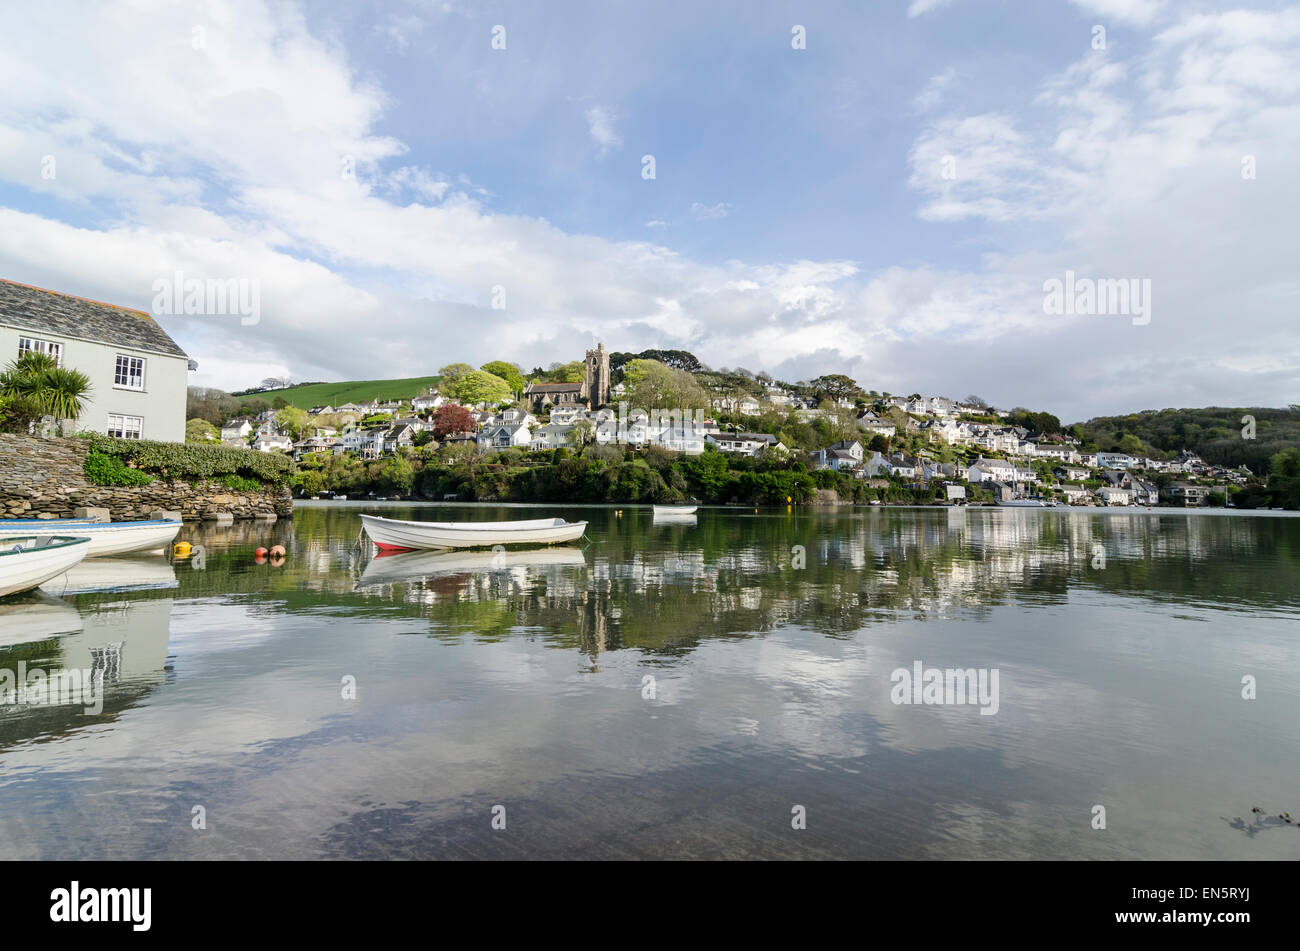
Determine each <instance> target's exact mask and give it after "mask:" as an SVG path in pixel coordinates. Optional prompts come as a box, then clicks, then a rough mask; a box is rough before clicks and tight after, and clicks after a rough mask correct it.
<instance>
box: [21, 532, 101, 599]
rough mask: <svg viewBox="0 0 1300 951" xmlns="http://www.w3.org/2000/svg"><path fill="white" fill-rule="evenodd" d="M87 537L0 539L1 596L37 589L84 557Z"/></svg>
mask: <svg viewBox="0 0 1300 951" xmlns="http://www.w3.org/2000/svg"><path fill="white" fill-rule="evenodd" d="M89 546H90V540H89V539H87V538H72V537H69V536H67V535H42V536H36V535H25V536H21V535H20V536H13V537H10V538H5V539H3V540H0V598H2V597H5V596H7V595H11V594H21V593H22V592H24V591H31V590H32V589H33V588H39V587H40V586H41V585H42V584H44V583H45V582H46V581H49V580H50V579H51V578H57V577H58V576H59V575H61V574H63V573H64V572H65V571H67V570H68V569H69V568H71V567H72V566H73V565H75V564H77V562H79V561H81V559H83V558H85V557H86V550H87V548H88V547H89Z"/></svg>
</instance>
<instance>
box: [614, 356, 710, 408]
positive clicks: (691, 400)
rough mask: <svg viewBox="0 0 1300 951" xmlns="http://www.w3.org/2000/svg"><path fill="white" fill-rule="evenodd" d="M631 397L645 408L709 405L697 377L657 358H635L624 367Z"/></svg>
mask: <svg viewBox="0 0 1300 951" xmlns="http://www.w3.org/2000/svg"><path fill="white" fill-rule="evenodd" d="M623 382H624V383H625V384H627V390H628V398H629V400H630V401H631V403H632V405H633V406H636V407H639V408H641V409H646V410H649V409H694V408H697V407H701V408H702V407H704V406H706V405H707V397H706V396H705V394H704V390H703V389H701V388H700V385H699V384H698V383H696V382H695V377H694V376H692V375H691V374H690V373H687V372H686V371H685V370H674V369H673V368H672V367H670V366H668V365H667V364H663V363H660V362H659V361H657V360H633V361H632V362H631V363H629V364H628V365H627V368H626V370H625V371H624V376H623Z"/></svg>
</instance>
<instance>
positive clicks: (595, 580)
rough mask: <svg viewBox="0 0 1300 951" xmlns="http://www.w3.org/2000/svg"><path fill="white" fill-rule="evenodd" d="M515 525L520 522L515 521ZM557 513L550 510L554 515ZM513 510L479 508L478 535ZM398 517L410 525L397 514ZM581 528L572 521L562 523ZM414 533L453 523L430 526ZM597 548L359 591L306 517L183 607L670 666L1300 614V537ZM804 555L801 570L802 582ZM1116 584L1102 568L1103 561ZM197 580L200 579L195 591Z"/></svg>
mask: <svg viewBox="0 0 1300 951" xmlns="http://www.w3.org/2000/svg"><path fill="white" fill-rule="evenodd" d="M504 511H507V512H509V513H510V516H511V517H518V512H517V510H504ZM547 511H548V513H549V512H550V510H547ZM502 512H503V510H497V509H492V508H486V507H485V508H480V509H475V510H473V512H472V515H473V517H474V518H476V519H477V518H493V517H499V516H500V515H501V514H502ZM389 514H392V515H393V517H399V518H400V517H412V515H413V513H412V512H406V511H394V512H391V513H389ZM557 514H565V515H567V516H569V517H573V516H574V515H575V514H576V512H564V511H562V510H557ZM414 517H424V518H436V517H441V518H446V517H448V516H447V515H446V514H444V513H441V512H439V513H436V514H434V513H428V512H422V513H419V514H415V515H414ZM581 517H583V518H587V519H589V520H591V522H592V527H591V528H590V529H589V535H590V536H591V537H592V538H593V539H594V540H595V543H594V544H593V545H591V546H590V547H589V548H588V549H586V552H585V565H583V566H569V565H559V566H544V567H533V566H526V565H511V564H510V563H509V559H508V558H507V560H506V564H505V565H504V566H503V567H495V568H486V569H480V570H467V571H458V572H445V573H431V574H429V575H427V576H425V577H417V578H414V579H411V580H404V581H395V582H393V583H388V584H375V585H361V584H360V581H359V578H360V575H361V574H362V572H363V570H364V569H365V567H366V566H367V564H368V563H369V558H370V556H369V549H368V546H367V547H366V548H362V547H358V546H356V545H355V529H356V526H357V524H358V520H357V518H356V512H355V510H347V509H343V508H316V509H310V510H303V511H300V512H299V514H298V516H297V520H296V523H295V524H293V525H290V524H289V523H288V522H280V523H277V525H276V526H263V527H262V531H261V533H260V534H259V533H257V532H255V531H252V530H251V529H250V536H249V540H248V541H247V542H245V543H244V547H243V548H241V547H240V546H238V545H235V546H229V547H227V548H226V549H218V550H216V551H215V553H214V550H213V549H212V548H209V554H208V570H207V572H195V573H192V574H191V573H189V572H186V571H184V570H181V569H180V568H179V567H178V571H177V576H178V578H180V580H181V585H182V592H183V593H184V594H187V595H190V594H197V593H200V592H207V591H214V592H224V593H236V592H248V593H255V594H262V595H266V596H267V597H266V598H265V599H264V600H263V601H262V602H261V604H262V607H263V608H264V609H265V610H272V611H275V610H289V611H298V610H303V609H308V608H310V607H314V606H318V605H321V604H323V603H327V604H329V605H331V606H336V605H351V606H353V607H354V609H355V610H356V611H357V612H358V613H365V612H366V611H367V610H373V608H372V607H371V606H372V605H374V604H375V602H376V601H382V602H384V603H386V604H387V605H389V606H390V607H391V606H393V605H398V606H401V607H403V608H405V609H406V610H408V611H409V613H410V614H411V615H415V616H423V617H427V618H428V619H429V621H430V627H431V633H432V634H433V635H434V636H438V637H457V638H459V637H464V636H472V637H474V638H476V639H481V640H498V639H501V638H505V637H513V636H520V635H521V634H522V635H526V636H539V637H543V638H545V639H546V640H547V642H548V643H552V644H554V645H555V646H559V647H566V648H570V649H577V650H581V651H584V652H587V653H589V654H598V653H600V652H601V651H605V650H614V649H619V648H628V647H636V648H639V649H642V650H647V651H652V652H656V653H664V654H672V653H674V652H679V651H684V650H690V649H692V648H693V647H694V646H696V645H697V644H698V643H699V642H700V641H701V640H703V639H705V638H713V637H729V636H749V635H753V634H762V633H764V632H767V631H770V630H772V629H774V628H775V627H778V626H781V625H788V624H797V625H804V626H807V627H809V628H810V629H812V630H816V631H819V632H821V633H823V634H826V635H828V636H849V635H851V634H853V633H854V632H856V631H858V630H860V629H862V628H863V627H865V626H868V625H870V624H873V623H879V622H881V621H885V620H890V619H896V618H900V617H904V618H947V617H968V618H976V619H978V618H981V617H984V616H987V615H988V614H989V612H991V611H992V609H993V608H994V607H996V606H998V605H1001V604H1006V603H1013V602H1022V603H1027V604H1047V603H1061V602H1063V601H1065V600H1066V599H1067V598H1068V597H1069V596H1070V592H1071V589H1077V588H1087V589H1100V590H1102V591H1106V592H1109V593H1112V594H1118V595H1134V596H1139V597H1143V598H1150V597H1161V598H1175V599H1178V598H1189V599H1190V598H1195V599H1198V600H1199V599H1204V598H1205V597H1206V596H1207V593H1209V596H1212V597H1213V598H1215V599H1216V600H1219V601H1225V602H1229V603H1248V604H1251V605H1268V604H1280V603H1287V604H1292V603H1294V601H1295V598H1296V594H1295V593H1294V592H1293V590H1292V589H1293V588H1294V587H1295V585H1294V572H1295V569H1296V567H1297V565H1298V563H1300V557H1298V556H1300V522H1297V521H1296V520H1292V519H1273V518H1217V517H1207V516H1198V515H1187V514H1181V513H1164V512H1162V513H1159V514H1151V515H1148V514H1146V513H1138V512H1133V513H1109V512H1107V513H1084V512H1072V511H1069V510H1064V511H1049V512H1030V511H1027V510H1014V509H985V510H970V511H966V510H960V509H923V510H903V509H869V510H864V509H844V508H839V509H828V510H825V511H816V510H814V511H802V512H797V513H796V512H789V513H787V512H784V511H782V510H775V511H771V510H764V511H761V512H760V513H758V514H753V513H752V512H748V511H743V510H737V511H710V510H704V511H702V512H701V513H700V516H699V518H698V520H697V524H696V526H694V527H692V528H690V529H689V530H686V529H682V528H681V527H665V526H664V525H662V524H660V525H658V526H656V525H655V523H654V522H653V520H652V517H651V515H650V513H649V512H648V511H644V512H642V511H641V510H634V509H627V510H625V514H624V517H621V518H615V517H614V516H613V513H612V510H605V509H595V510H591V509H585V510H581ZM269 529H274V530H276V531H277V532H281V533H283V534H281V535H278V536H277V541H278V543H280V544H286V546H287V547H289V548H290V558H289V561H288V563H287V564H286V565H285V566H284V567H282V568H278V569H276V568H270V567H269V566H252V565H251V563H250V560H251V553H250V552H249V551H247V550H246V548H247V545H252V544H254V543H257V542H260V543H262V544H263V545H265V544H266V543H267V541H268V540H269V539H268V536H267V534H266V532H267V530H269ZM796 546H802V549H803V552H804V555H803V557H804V558H805V559H806V567H803V568H799V567H797V566H796V558H795V552H796ZM1098 550H1100V551H1101V552H1102V553H1104V558H1105V560H1104V567H1101V568H1097V567H1094V559H1095V555H1096V553H1097V551H1098ZM194 575H197V576H198V577H194Z"/></svg>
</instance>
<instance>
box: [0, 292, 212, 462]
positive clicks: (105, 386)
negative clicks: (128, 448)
mask: <svg viewBox="0 0 1300 951" xmlns="http://www.w3.org/2000/svg"><path fill="white" fill-rule="evenodd" d="M24 353H47V354H49V355H50V356H52V357H53V358H54V359H55V360H57V361H58V363H59V366H62V367H68V368H70V369H73V370H78V371H80V372H81V373H84V374H85V375H86V376H87V377H88V378H89V380H90V386H91V390H90V393H89V395H88V397H87V398H86V401H85V409H84V411H83V412H82V414H81V417H80V419H78V420H76V422H75V423H72V424H70V425H71V426H72V427H74V428H76V429H88V430H93V431H94V432H98V433H107V434H108V435H110V436H120V437H123V438H125V439H158V440H162V441H164V442H184V441H185V397H186V388H187V387H188V386H189V371H190V370H191V369H192V368H194V366H195V365H194V364H192V363H191V361H190V358H189V357H187V356H186V355H185V351H183V350H182V349H181V348H180V347H178V346H177V345H176V342H175V341H174V340H172V338H171V337H169V336H168V335H167V332H166V331H164V330H163V329H162V327H160V326H159V325H158V323H157V322H156V321H155V320H154V319H153V318H152V317H150V316H149V315H148V314H146V313H144V312H143V311H139V310H130V309H129V308H126V307H116V306H114V305H112V304H102V303H100V302H99V301H93V300H88V299H86V298H84V297H73V296H72V295H71V294H61V293H59V292H57V291H47V290H45V289H43V288H39V287H30V286H28V285H26V284H18V283H15V282H13V281H6V280H3V279H0V365H3V364H7V363H9V362H10V361H11V360H14V359H16V358H17V357H19V356H21V355H22V354H24Z"/></svg>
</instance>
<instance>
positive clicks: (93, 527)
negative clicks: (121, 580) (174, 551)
mask: <svg viewBox="0 0 1300 951" xmlns="http://www.w3.org/2000/svg"><path fill="white" fill-rule="evenodd" d="M180 530H181V523H180V522H176V521H171V520H163V519H159V520H153V521H147V522H94V521H90V520H88V519H71V518H69V519H7V520H5V521H0V546H2V545H6V543H7V542H8V540H9V539H11V538H18V537H21V536H25V535H36V534H41V535H44V534H47V533H50V532H59V533H60V534H63V535H75V536H77V537H78V538H87V539H89V540H90V544H89V546H88V548H87V551H86V556H85V557H87V558H99V557H102V556H104V555H125V554H128V553H131V552H142V551H158V550H161V549H163V548H166V547H167V545H168V544H169V543H170V542H171V540H172V539H173V538H175V537H176V536H177V534H178V533H179V532H180Z"/></svg>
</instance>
